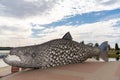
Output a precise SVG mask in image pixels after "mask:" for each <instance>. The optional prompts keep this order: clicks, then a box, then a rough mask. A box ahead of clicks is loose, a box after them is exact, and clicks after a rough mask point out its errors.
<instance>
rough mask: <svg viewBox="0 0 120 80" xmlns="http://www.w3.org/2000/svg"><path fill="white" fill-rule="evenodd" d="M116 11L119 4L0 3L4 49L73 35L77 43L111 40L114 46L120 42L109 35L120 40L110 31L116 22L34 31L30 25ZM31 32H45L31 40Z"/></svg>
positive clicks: (98, 0)
mask: <svg viewBox="0 0 120 80" xmlns="http://www.w3.org/2000/svg"><path fill="white" fill-rule="evenodd" d="M117 8H120V1H119V0H114V1H113V0H0V38H1V40H0V42H1V45H3V46H4V45H5V46H6V45H10V46H19V45H29V44H35V43H41V42H45V41H48V40H50V39H54V38H60V37H62V35H64V34H65V33H66V32H67V31H70V32H71V34H72V35H73V38H74V40H77V41H82V40H85V41H88V42H90V41H91V42H93V41H98V42H101V41H103V40H108V39H109V41H110V42H111V43H112V42H114V41H118V39H119V38H118V37H115V38H110V37H106V35H107V36H110V35H113V36H119V29H118V30H117V29H113V27H111V26H112V25H114V24H115V23H116V20H110V18H109V19H107V20H106V21H102V22H97V23H93V24H85V25H81V26H58V27H56V28H45V27H42V26H38V25H37V26H35V27H32V26H31V25H30V23H35V24H39V25H42V24H48V23H51V22H54V21H58V20H60V19H63V18H64V17H66V16H69V15H75V14H83V13H89V12H93V11H102V10H113V9H117ZM31 29H39V30H43V31H42V32H41V33H40V34H38V36H42V37H40V38H30V36H31V34H32V31H31ZM97 30H98V31H97ZM88 38H89V39H90V40H88ZM96 38H97V39H96Z"/></svg>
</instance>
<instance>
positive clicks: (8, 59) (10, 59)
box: [3, 55, 22, 66]
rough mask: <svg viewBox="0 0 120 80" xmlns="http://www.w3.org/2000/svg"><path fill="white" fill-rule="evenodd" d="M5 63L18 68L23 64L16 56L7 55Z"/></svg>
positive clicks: (4, 59)
mask: <svg viewBox="0 0 120 80" xmlns="http://www.w3.org/2000/svg"><path fill="white" fill-rule="evenodd" d="M3 61H4V62H5V63H7V64H9V65H11V66H18V65H20V64H21V63H22V60H21V58H20V57H19V56H16V55H7V56H6V57H4V58H3Z"/></svg>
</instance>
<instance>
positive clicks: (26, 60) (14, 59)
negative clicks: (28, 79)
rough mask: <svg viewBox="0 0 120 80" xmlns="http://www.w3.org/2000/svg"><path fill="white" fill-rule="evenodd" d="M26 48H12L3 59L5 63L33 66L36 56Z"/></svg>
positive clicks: (17, 65)
mask: <svg viewBox="0 0 120 80" xmlns="http://www.w3.org/2000/svg"><path fill="white" fill-rule="evenodd" d="M28 51H29V50H27V49H25V48H24V49H23V48H22V49H21V48H13V49H11V50H10V53H9V55H8V56H7V57H5V58H4V59H3V60H4V62H5V63H7V64H9V65H11V66H16V67H30V68H31V67H34V66H36V65H35V63H36V61H35V58H36V57H37V56H36V55H35V54H34V53H33V52H30V51H29V52H28Z"/></svg>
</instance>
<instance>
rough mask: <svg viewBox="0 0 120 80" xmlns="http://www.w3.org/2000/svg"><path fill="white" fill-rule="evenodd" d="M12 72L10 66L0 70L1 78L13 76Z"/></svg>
mask: <svg viewBox="0 0 120 80" xmlns="http://www.w3.org/2000/svg"><path fill="white" fill-rule="evenodd" d="M10 70H11V67H10V66H6V67H2V68H0V78H1V77H3V76H7V75H9V74H11V71H10Z"/></svg>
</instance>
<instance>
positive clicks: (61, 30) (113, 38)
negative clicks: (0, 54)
mask: <svg viewBox="0 0 120 80" xmlns="http://www.w3.org/2000/svg"><path fill="white" fill-rule="evenodd" d="M117 21H120V19H113V20H108V21H101V22H97V23H92V24H84V25H80V26H58V27H55V28H49V29H45V30H43V31H42V33H40V34H38V35H41V34H42V35H43V34H44V36H43V37H41V39H43V40H44V41H48V40H51V39H55V38H61V37H62V36H63V35H64V34H65V33H66V32H68V31H70V32H71V34H72V36H73V39H74V40H75V41H78V42H80V41H83V40H84V41H85V42H87V43H89V42H92V43H95V42H98V43H102V42H103V41H109V43H112V46H113V45H114V44H113V43H114V42H118V40H119V37H120V28H116V27H113V26H114V25H116V24H117Z"/></svg>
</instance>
